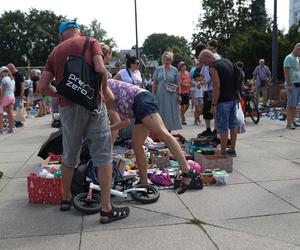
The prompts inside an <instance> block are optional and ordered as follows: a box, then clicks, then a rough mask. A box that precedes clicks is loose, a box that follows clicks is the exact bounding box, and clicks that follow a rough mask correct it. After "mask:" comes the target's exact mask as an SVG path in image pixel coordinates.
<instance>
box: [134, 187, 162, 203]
mask: <svg viewBox="0 0 300 250" xmlns="http://www.w3.org/2000/svg"><path fill="white" fill-rule="evenodd" d="M135 188H145V189H146V191H132V192H130V194H131V196H132V198H133V199H134V200H135V201H138V202H141V203H143V204H150V203H154V202H156V201H157V200H158V198H159V196H160V193H159V190H158V189H157V188H156V187H154V186H151V185H148V184H138V185H136V186H135Z"/></svg>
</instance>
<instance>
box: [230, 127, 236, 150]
mask: <svg viewBox="0 0 300 250" xmlns="http://www.w3.org/2000/svg"><path fill="white" fill-rule="evenodd" d="M236 138H237V129H236V128H234V129H230V149H231V150H235V145H236Z"/></svg>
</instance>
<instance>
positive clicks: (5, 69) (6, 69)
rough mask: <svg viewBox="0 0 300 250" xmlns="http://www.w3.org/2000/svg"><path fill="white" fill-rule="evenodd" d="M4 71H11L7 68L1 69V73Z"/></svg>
mask: <svg viewBox="0 0 300 250" xmlns="http://www.w3.org/2000/svg"><path fill="white" fill-rule="evenodd" d="M3 71H9V69H8V68H7V67H6V66H2V67H1V68H0V73H2V72H3Z"/></svg>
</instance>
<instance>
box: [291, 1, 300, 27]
mask: <svg viewBox="0 0 300 250" xmlns="http://www.w3.org/2000/svg"><path fill="white" fill-rule="evenodd" d="M299 20H300V0H290V15H289V26H290V27H291V26H292V25H294V24H297V23H298V22H299Z"/></svg>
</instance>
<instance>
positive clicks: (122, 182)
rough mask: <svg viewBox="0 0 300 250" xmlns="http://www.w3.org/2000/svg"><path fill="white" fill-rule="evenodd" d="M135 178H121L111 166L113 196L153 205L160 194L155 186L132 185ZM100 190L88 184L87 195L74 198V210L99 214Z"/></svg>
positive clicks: (116, 168) (91, 183)
mask: <svg viewBox="0 0 300 250" xmlns="http://www.w3.org/2000/svg"><path fill="white" fill-rule="evenodd" d="M135 180H136V177H134V176H127V177H125V176H123V174H122V173H121V172H120V170H119V169H118V166H116V164H113V185H112V189H111V194H112V195H113V196H117V197H121V198H124V199H127V198H128V197H129V195H130V196H131V197H132V198H133V200H135V201H138V202H141V203H143V204H150V203H154V202H156V201H157V200H158V199H159V196H160V193H159V190H158V189H157V187H156V186H152V185H149V184H137V185H134V182H135ZM100 201H101V190H100V187H99V185H97V184H94V183H93V182H90V185H89V190H88V192H87V193H81V194H78V195H76V196H75V197H74V199H73V205H74V208H75V209H76V210H78V211H79V212H81V213H84V214H94V213H99V212H100Z"/></svg>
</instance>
